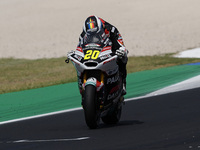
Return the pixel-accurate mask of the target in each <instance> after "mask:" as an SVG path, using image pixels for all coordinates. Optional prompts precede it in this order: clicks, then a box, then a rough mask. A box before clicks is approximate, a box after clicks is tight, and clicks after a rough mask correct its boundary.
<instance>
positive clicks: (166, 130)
mask: <svg viewBox="0 0 200 150" xmlns="http://www.w3.org/2000/svg"><path fill="white" fill-rule="evenodd" d="M199 93H200V88H196V89H191V90H186V91H181V92H176V93H170V94H165V95H160V96H154V97H149V98H143V99H139V100H134V101H128V102H126V104H125V105H124V106H123V112H122V117H121V120H120V122H119V123H118V124H117V125H113V126H109V125H104V124H103V123H101V125H100V128H98V129H96V130H90V129H88V128H87V126H86V124H85V121H84V116H83V111H82V110H78V111H73V112H68V113H64V114H59V115H53V116H48V117H42V118H37V119H31V120H25V121H20V122H15V123H9V124H4V125H0V149H1V150H36V149H37V150H55V149H59V150H66V149H67V150H79V149H80V150H84V149H87V150H108V149H109V150H119V149H120V150H145V149H148V150H151V149H153V150H156V149H158V150H161V149H167V150H185V149H186V150H187V149H200V118H199V116H200V109H199V106H200V94H199Z"/></svg>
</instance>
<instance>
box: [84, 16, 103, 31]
mask: <svg viewBox="0 0 200 150" xmlns="http://www.w3.org/2000/svg"><path fill="white" fill-rule="evenodd" d="M102 28H103V23H102V22H101V20H100V19H99V18H98V17H97V16H90V17H88V18H87V19H86V20H85V23H84V25H83V30H84V31H85V32H99V31H100V30H101V29H102Z"/></svg>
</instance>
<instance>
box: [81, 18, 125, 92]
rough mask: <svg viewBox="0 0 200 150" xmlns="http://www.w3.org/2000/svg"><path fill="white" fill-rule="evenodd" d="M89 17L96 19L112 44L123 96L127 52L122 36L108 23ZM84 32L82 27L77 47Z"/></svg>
mask: <svg viewBox="0 0 200 150" xmlns="http://www.w3.org/2000/svg"><path fill="white" fill-rule="evenodd" d="M90 17H91V18H92V17H95V18H97V19H98V21H99V22H100V24H101V27H102V28H103V29H104V32H105V34H106V35H107V36H108V37H109V38H110V40H111V42H112V52H114V53H116V55H118V66H119V71H120V73H121V74H122V78H123V94H124V95H125V94H126V76H127V70H126V64H127V61H128V57H127V54H128V50H127V49H126V48H125V46H124V42H123V39H122V36H121V34H120V33H119V31H118V29H117V28H116V27H115V26H113V25H111V24H110V23H108V22H106V21H104V20H103V19H101V18H99V17H96V16H90ZM90 17H88V18H90ZM88 18H87V19H86V21H87V20H88ZM90 21H91V20H90ZM99 22H98V24H99ZM87 24H88V23H85V25H87ZM99 28H100V27H99ZM86 32H87V30H86V27H84V30H83V32H82V33H81V35H80V37H79V44H78V47H80V46H81V41H82V40H83V38H84V36H85V34H86Z"/></svg>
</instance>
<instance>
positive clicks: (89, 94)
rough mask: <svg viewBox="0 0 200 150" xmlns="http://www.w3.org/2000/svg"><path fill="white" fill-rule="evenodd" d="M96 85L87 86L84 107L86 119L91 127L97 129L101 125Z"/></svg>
mask: <svg viewBox="0 0 200 150" xmlns="http://www.w3.org/2000/svg"><path fill="white" fill-rule="evenodd" d="M97 108H98V107H97V99H96V87H95V86H93V85H87V86H86V87H85V93H84V101H83V109H84V114H85V121H86V124H87V126H88V127H89V128H90V129H96V128H97V127H98V125H99V118H100V115H99V111H98V109H97Z"/></svg>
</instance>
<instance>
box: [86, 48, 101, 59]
mask: <svg viewBox="0 0 200 150" xmlns="http://www.w3.org/2000/svg"><path fill="white" fill-rule="evenodd" d="M99 53H100V51H98V50H87V52H86V54H85V57H84V60H87V59H97V58H98V56H99Z"/></svg>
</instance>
